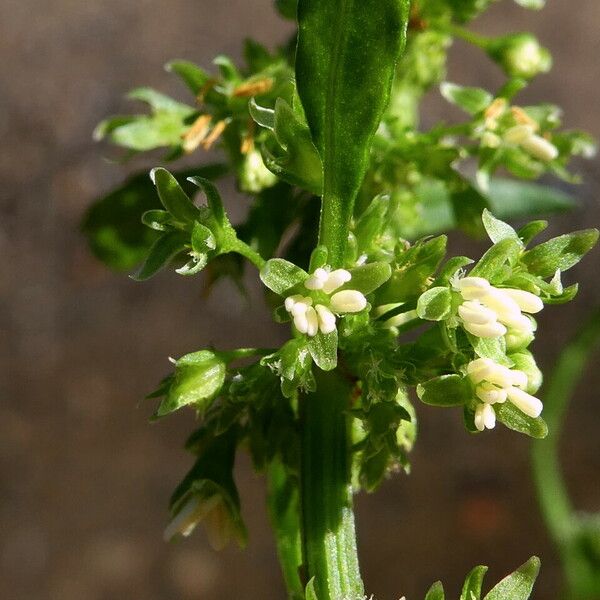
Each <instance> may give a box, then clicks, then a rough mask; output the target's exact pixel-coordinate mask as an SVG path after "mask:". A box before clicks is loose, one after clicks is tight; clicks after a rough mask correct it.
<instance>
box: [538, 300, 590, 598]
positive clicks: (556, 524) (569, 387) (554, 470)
mask: <svg viewBox="0 0 600 600" xmlns="http://www.w3.org/2000/svg"><path fill="white" fill-rule="evenodd" d="M599 342H600V309H596V310H595V311H594V313H593V314H592V315H591V317H590V318H589V319H588V320H587V322H586V323H585V324H584V326H583V327H582V328H581V329H580V331H579V332H578V334H577V335H576V336H575V338H574V339H573V340H572V341H571V343H570V344H569V345H568V346H567V347H566V348H565V349H564V350H563V351H562V353H561V355H560V357H559V359H558V361H557V364H556V365H555V368H554V374H553V377H552V379H551V380H550V383H549V385H548V386H547V391H546V394H545V402H544V416H545V419H546V421H547V422H548V428H549V430H550V433H549V434H548V437H547V438H546V439H545V440H536V442H535V443H534V444H533V445H532V449H531V464H532V469H533V478H534V481H535V484H536V488H537V495H538V501H539V503H540V507H541V510H542V514H543V516H544V520H545V522H546V527H547V528H548V530H549V532H550V535H551V537H552V538H553V540H554V542H555V544H556V545H557V547H558V549H559V551H560V553H561V555H562V558H563V563H564V568H565V573H566V577H567V580H568V582H569V586H570V588H571V590H570V591H571V596H572V597H577V598H584V597H588V596H586V595H585V593H584V594H583V595H581V594H580V593H579V592H578V590H580V589H585V588H586V586H587V585H588V584H589V585H592V586H593V585H596V586H597V585H598V584H597V583H593V581H591V579H590V578H592V579H593V578H594V577H593V573H594V572H595V569H594V567H593V565H592V563H591V561H589V560H588V558H587V557H586V556H585V555H582V554H581V553H580V549H579V548H578V547H577V543H576V540H575V539H574V538H573V534H574V533H575V529H576V525H577V515H576V513H575V512H574V509H573V506H572V504H571V500H570V498H569V493H568V491H567V486H566V483H565V480H564V478H563V476H562V471H561V467H560V462H559V456H558V443H559V440H560V434H561V429H562V424H563V421H564V416H565V413H566V410H567V408H568V404H569V401H570V400H571V398H572V396H573V394H574V392H575V389H576V386H577V384H578V383H579V380H580V378H581V374H582V372H583V370H584V368H585V366H586V364H587V362H588V360H589V357H590V354H591V353H592V351H593V349H594V346H595V345H596V344H598V343H599ZM588 573H589V574H591V575H587V576H586V574H588ZM596 579H597V575H596ZM584 580H586V581H584ZM587 580H590V582H589V583H588V581H587ZM596 590H597V588H596Z"/></svg>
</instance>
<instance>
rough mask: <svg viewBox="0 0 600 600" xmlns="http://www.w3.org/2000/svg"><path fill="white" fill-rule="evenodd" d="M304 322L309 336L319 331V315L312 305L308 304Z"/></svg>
mask: <svg viewBox="0 0 600 600" xmlns="http://www.w3.org/2000/svg"><path fill="white" fill-rule="evenodd" d="M306 323H307V328H306V332H305V333H306V335H308V336H309V337H313V336H315V335H317V332H318V331H319V317H318V316H317V312H316V311H315V309H314V308H313V307H312V306H309V307H308V310H307V311H306Z"/></svg>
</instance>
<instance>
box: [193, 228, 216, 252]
mask: <svg viewBox="0 0 600 600" xmlns="http://www.w3.org/2000/svg"><path fill="white" fill-rule="evenodd" d="M216 247H217V240H215V236H214V235H213V232H212V231H211V230H210V229H209V228H208V227H206V226H204V225H202V224H201V223H198V221H196V222H195V223H194V228H193V229H192V250H193V251H194V252H197V253H198V254H202V253H205V252H209V251H210V250H214V249H215V248H216Z"/></svg>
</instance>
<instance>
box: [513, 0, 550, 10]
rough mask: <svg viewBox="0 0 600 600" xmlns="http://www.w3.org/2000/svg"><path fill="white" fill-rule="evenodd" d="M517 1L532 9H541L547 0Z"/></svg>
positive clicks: (516, 0)
mask: <svg viewBox="0 0 600 600" xmlns="http://www.w3.org/2000/svg"><path fill="white" fill-rule="evenodd" d="M515 2H516V3H517V4H519V5H521V6H522V7H523V8H529V9H530V10H540V9H542V8H544V6H546V0H515Z"/></svg>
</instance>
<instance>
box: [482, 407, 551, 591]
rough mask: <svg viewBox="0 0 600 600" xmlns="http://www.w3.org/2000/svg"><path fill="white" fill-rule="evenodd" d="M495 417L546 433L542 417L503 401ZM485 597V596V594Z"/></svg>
mask: <svg viewBox="0 0 600 600" xmlns="http://www.w3.org/2000/svg"><path fill="white" fill-rule="evenodd" d="M494 410H495V411H496V418H497V419H498V421H500V422H501V423H504V425H506V427H508V428H509V429H512V430H513V431H518V432H519V433H524V434H525V435H528V436H529V437H532V438H537V439H543V438H545V437H546V436H547V435H548V425H546V422H545V421H544V419H542V417H538V418H537V419H534V418H533V417H529V416H528V415H526V414H525V413H523V412H521V411H520V410H519V409H518V408H517V407H516V406H515V405H514V404H512V403H510V402H504V403H503V404H496V405H494ZM486 598H487V596H486Z"/></svg>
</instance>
